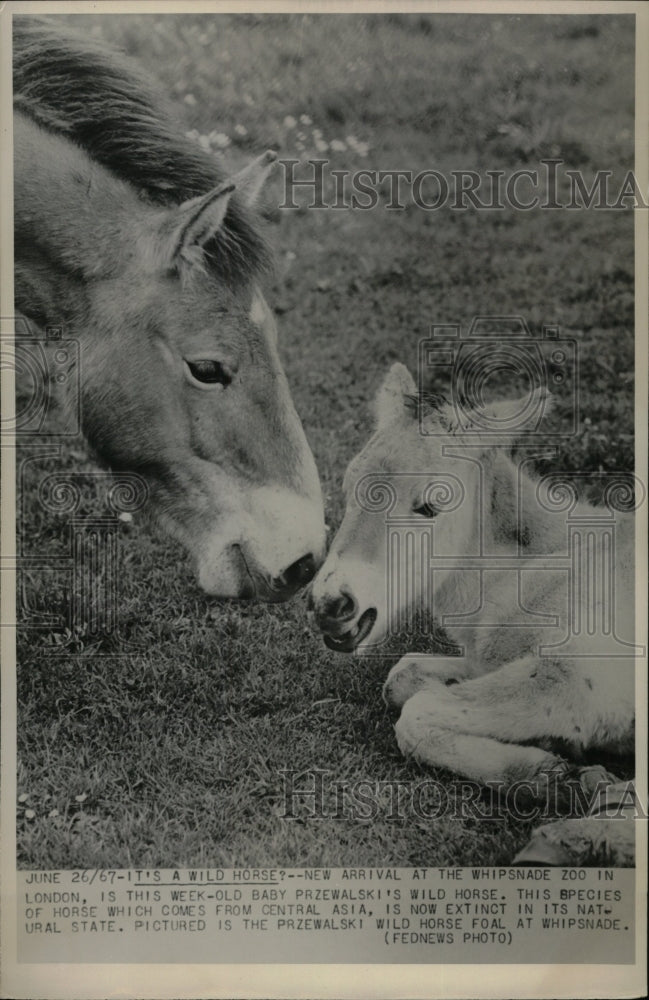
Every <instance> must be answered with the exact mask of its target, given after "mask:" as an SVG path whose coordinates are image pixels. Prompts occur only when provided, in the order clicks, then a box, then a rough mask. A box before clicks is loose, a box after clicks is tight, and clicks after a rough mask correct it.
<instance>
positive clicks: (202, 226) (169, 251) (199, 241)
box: [155, 181, 235, 268]
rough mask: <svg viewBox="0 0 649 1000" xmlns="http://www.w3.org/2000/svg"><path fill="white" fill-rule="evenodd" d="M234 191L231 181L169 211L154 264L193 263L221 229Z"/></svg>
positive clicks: (156, 248) (158, 234) (165, 266)
mask: <svg viewBox="0 0 649 1000" xmlns="http://www.w3.org/2000/svg"><path fill="white" fill-rule="evenodd" d="M234 188H235V185H234V184H233V183H232V182H231V181H228V182H227V183H226V184H220V185H219V186H218V187H216V188H214V189H213V190H212V191H208V192H207V194H202V195H199V196H198V198H190V199H189V201H184V202H183V203H182V205H177V206H175V207H174V208H171V209H167V211H166V212H165V213H164V216H163V218H162V224H161V225H160V226H159V227H158V232H157V234H156V236H157V239H156V246H155V251H156V254H155V258H156V259H155V263H156V264H157V265H158V266H162V267H163V268H169V267H173V265H174V264H177V263H178V262H179V261H181V260H186V261H188V262H189V263H192V262H194V261H195V260H196V251H197V250H200V248H201V247H202V246H204V245H205V243H207V241H208V240H209V239H211V238H212V236H214V235H215V233H216V232H217V231H218V230H219V229H220V228H221V226H222V224H223V219H224V218H225V213H226V212H227V210H228V204H229V202H230V198H231V197H232V192H233V191H234Z"/></svg>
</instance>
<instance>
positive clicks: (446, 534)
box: [312, 364, 521, 652]
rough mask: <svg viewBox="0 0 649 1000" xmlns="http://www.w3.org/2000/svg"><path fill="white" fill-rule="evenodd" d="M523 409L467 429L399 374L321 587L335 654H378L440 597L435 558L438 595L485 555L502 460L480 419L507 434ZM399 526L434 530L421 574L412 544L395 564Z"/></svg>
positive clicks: (494, 410) (316, 605) (392, 377)
mask: <svg viewBox="0 0 649 1000" xmlns="http://www.w3.org/2000/svg"><path fill="white" fill-rule="evenodd" d="M520 409H521V404H520V401H516V402H509V403H502V404H495V405H494V406H490V407H489V408H488V410H483V411H480V412H479V411H477V410H473V411H471V412H470V413H469V414H465V415H464V418H463V419H460V420H458V416H457V414H456V413H455V410H454V409H453V408H452V407H451V406H450V405H448V404H447V403H445V402H444V401H443V400H441V399H440V398H438V397H437V398H436V397H433V396H429V397H427V396H423V397H422V396H419V395H418V394H417V388H416V386H415V383H414V380H413V379H412V376H411V375H410V373H409V372H408V370H407V369H406V368H405V367H404V366H403V365H400V364H395V365H394V366H393V367H392V368H391V370H390V372H389V374H388V376H387V378H386V380H385V382H384V384H383V386H382V387H381V389H380V390H379V392H378V394H377V397H376V400H375V402H374V418H375V430H374V434H373V435H372V437H371V438H370V440H369V441H368V443H367V444H366V445H365V447H364V448H363V450H362V451H361V452H360V453H359V454H358V455H357V456H356V457H355V458H354V459H353V460H352V461H351V463H350V465H349V467H348V469H347V472H346V473H345V478H344V481H343V489H344V493H345V500H346V508H345V515H344V518H343V521H342V524H341V525H340V528H339V530H338V533H337V534H336V537H335V538H334V541H333V543H332V545H331V550H330V552H329V554H328V556H327V559H326V561H325V563H324V565H323V566H322V568H321V569H320V572H319V573H318V575H317V577H316V579H315V581H314V583H313V591H312V605H313V609H314V611H315V616H316V621H317V623H318V625H319V627H320V628H321V630H322V631H323V633H324V636H325V642H326V643H327V645H328V646H330V648H332V649H335V650H338V651H341V652H351V651H352V650H354V649H356V648H357V647H361V649H364V650H365V651H370V648H371V645H375V644H376V643H378V642H379V641H380V640H381V639H382V638H383V636H384V635H385V634H386V632H387V631H388V629H390V628H392V627H394V625H395V621H396V620H397V619H398V621H403V620H404V618H406V617H407V615H408V612H412V611H413V610H421V609H422V604H423V601H422V598H424V601H425V600H426V599H427V598H429V597H430V596H431V594H430V590H429V587H430V575H429V565H428V563H429V557H430V556H431V555H432V556H434V557H439V559H440V562H439V563H438V565H437V566H436V567H435V573H434V583H433V586H434V588H435V589H436V590H437V589H439V587H441V585H442V584H443V583H444V582H445V581H446V580H447V579H448V577H449V575H450V574H451V573H453V571H454V561H455V560H456V559H457V558H461V557H462V556H463V555H466V554H467V553H471V554H477V548H478V547H479V544H480V543H479V541H477V538H478V534H477V533H478V531H479V530H480V522H481V519H484V518H485V517H487V518H491V517H492V512H491V511H487V510H484V509H482V507H481V501H480V498H481V497H483V496H484V495H485V491H484V488H483V486H482V480H483V479H484V477H485V474H486V475H489V471H490V467H491V466H492V465H493V462H494V456H496V455H497V454H498V452H499V450H498V449H496V448H494V447H492V442H493V435H492V436H491V443H489V442H488V440H487V437H488V435H484V433H483V432H482V430H481V426H484V421H483V420H482V419H481V417H482V416H484V415H485V414H486V413H488V415H489V418H490V424H491V426H493V425H494V423H493V422H494V420H495V421H500V420H502V421H503V425H504V426H507V421H508V419H510V415H512V414H517V413H520ZM467 445H469V446H470V447H468V448H467ZM390 526H392V527H393V529H395V530H396V531H397V533H399V532H400V533H401V535H402V537H403V538H405V536H406V534H407V533H410V538H411V542H412V539H413V538H414V537H415V536H416V535H417V529H418V528H421V529H425V528H430V527H431V526H433V540H434V544H433V546H432V548H427V549H425V550H424V551H425V552H426V553H427V554H428V556H427V558H426V559H425V560H424V561H423V562H422V563H421V564H420V565H417V564H416V560H413V559H410V562H409V561H408V552H407V551H406V550H405V546H404V545H402V551H401V555H400V556H397V557H395V549H394V548H391V546H393V544H394V532H393V533H392V536H390V534H389V532H388V530H387V529H388V528H389V527H390ZM390 537H392V541H390ZM404 556H405V561H404ZM399 558H400V559H401V562H399ZM413 570H414V571H413Z"/></svg>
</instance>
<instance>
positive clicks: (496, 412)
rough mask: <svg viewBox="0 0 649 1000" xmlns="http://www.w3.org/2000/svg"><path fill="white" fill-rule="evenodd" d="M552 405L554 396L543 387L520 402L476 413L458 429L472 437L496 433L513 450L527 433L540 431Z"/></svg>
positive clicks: (509, 401) (495, 405) (503, 403)
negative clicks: (473, 435)
mask: <svg viewBox="0 0 649 1000" xmlns="http://www.w3.org/2000/svg"><path fill="white" fill-rule="evenodd" d="M552 406H553V399H552V396H551V395H550V393H549V392H548V390H547V389H546V388H545V387H543V386H541V387H539V388H536V389H534V391H533V392H531V393H530V394H528V395H527V396H521V397H520V398H519V399H504V400H500V401H498V402H495V403H489V404H487V405H486V406H483V407H480V408H479V409H475V410H473V412H472V413H469V414H468V415H467V416H468V419H467V420H466V422H465V421H464V420H462V421H461V423H460V426H459V427H457V428H456V430H460V431H462V432H464V433H469V434H470V433H472V432H474V433H478V434H481V433H484V434H489V433H493V432H496V433H497V434H498V435H499V437H500V436H501V435H502V444H503V445H504V446H507V447H512V446H513V445H515V444H516V442H517V441H518V440H519V438H521V437H524V436H525V434H526V433H529V432H530V431H537V430H538V429H539V426H540V424H541V421H542V420H544V419H545V417H547V415H548V413H549V412H550V411H551V409H552Z"/></svg>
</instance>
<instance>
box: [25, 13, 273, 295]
mask: <svg viewBox="0 0 649 1000" xmlns="http://www.w3.org/2000/svg"><path fill="white" fill-rule="evenodd" d="M64 20H66V21H67V20H68V19H67V18H64V17H62V16H59V17H58V18H57V23H56V24H53V23H52V22H51V21H48V20H47V19H46V18H42V19H41V18H26V17H14V19H13V73H14V104H15V107H16V110H19V111H21V112H22V113H23V114H26V115H28V116H29V117H30V118H32V119H33V120H34V121H35V122H36V123H37V124H39V125H40V126H42V127H43V128H46V129H48V130H49V131H52V132H56V133H58V134H61V135H64V136H66V137H67V138H68V139H70V140H71V141H73V142H75V143H77V144H78V145H79V146H81V147H83V149H85V150H86V151H87V152H88V153H89V154H90V156H91V157H92V158H93V159H95V160H97V162H99V163H101V164H102V165H103V166H104V167H107V168H108V169H109V170H110V171H112V172H113V173H114V174H115V175H116V176H118V177H120V178H121V179H122V180H124V181H126V182H128V183H129V184H131V185H133V186H134V187H135V188H137V190H138V191H139V192H140V193H141V195H142V197H143V198H145V199H146V200H148V201H152V202H155V203H158V204H179V203H180V202H182V201H184V200H185V199H187V198H192V197H194V196H195V195H199V194H205V193H206V192H207V191H209V190H210V188H212V187H214V186H215V185H216V184H219V183H222V182H223V181H224V180H225V179H226V174H225V172H224V170H223V168H222V167H221V166H220V165H219V164H218V162H217V161H216V159H215V158H214V157H213V156H212V155H211V154H209V153H207V152H206V151H204V150H202V149H201V148H200V147H199V146H198V145H196V144H194V143H192V142H191V141H190V140H189V139H187V138H186V136H185V135H184V134H183V131H182V128H181V127H180V126H179V125H177V124H176V123H175V122H174V119H173V116H172V114H170V113H169V112H168V111H167V109H166V108H165V101H164V99H163V98H162V96H161V95H160V93H159V92H158V90H157V89H156V87H155V85H154V84H153V83H152V81H151V80H149V79H148V78H147V77H146V76H145V74H144V73H142V72H140V70H139V69H138V67H137V66H136V65H134V64H133V63H132V62H131V61H130V60H129V59H128V58H126V57H125V56H123V55H121V53H119V52H117V51H115V50H112V49H109V48H107V47H106V46H105V45H103V44H102V43H100V42H98V41H95V40H93V39H90V38H87V37H83V36H80V35H75V34H74V33H73V32H71V31H70V32H68V30H67V29H66V30H65V31H63V30H61V29H60V28H59V24H60V23H61V22H62V21H64ZM206 252H207V255H208V258H209V260H210V264H211V266H212V267H213V269H214V270H215V271H216V273H217V274H218V276H219V277H221V278H223V279H224V280H226V281H227V282H228V284H231V285H233V284H239V283H241V282H242V281H245V280H248V279H249V278H250V277H252V276H253V275H254V274H257V273H259V272H261V271H264V270H266V269H267V268H268V267H269V265H270V260H271V257H270V252H269V250H268V246H267V244H266V241H265V240H264V238H263V236H262V234H261V232H260V229H259V227H258V225H257V222H256V220H255V218H254V216H253V215H252V213H250V212H249V211H248V210H247V209H246V208H245V206H244V205H242V204H241V202H240V201H238V200H237V198H236V196H235V197H233V198H232V199H231V201H230V205H229V207H228V212H227V215H226V218H225V222H224V225H223V227H222V230H221V232H220V233H219V234H218V235H217V237H216V238H215V239H214V240H213V241H212V242H211V243H210V244H208V246H207V247H206Z"/></svg>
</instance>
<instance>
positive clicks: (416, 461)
mask: <svg viewBox="0 0 649 1000" xmlns="http://www.w3.org/2000/svg"><path fill="white" fill-rule="evenodd" d="M443 444H444V439H443V438H442V436H441V435H432V434H426V433H424V432H422V429H421V428H420V426H419V424H418V423H417V421H414V420H413V421H412V423H411V424H408V425H407V426H403V425H401V426H398V427H396V428H387V429H386V430H384V431H381V432H379V433H378V434H377V435H376V436H375V438H374V439H373V440H372V441H370V442H369V444H368V447H367V449H366V451H365V452H364V453H362V464H363V465H364V466H365V467H366V469H365V471H367V472H369V471H376V472H379V473H380V472H399V473H408V472H412V473H420V472H423V471H428V469H430V468H431V467H432V466H433V465H436V464H437V463H438V462H439V461H440V459H441V458H442V456H443Z"/></svg>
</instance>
